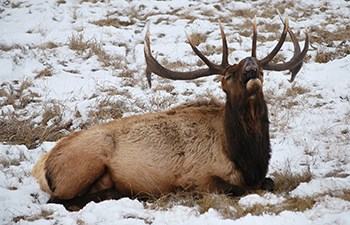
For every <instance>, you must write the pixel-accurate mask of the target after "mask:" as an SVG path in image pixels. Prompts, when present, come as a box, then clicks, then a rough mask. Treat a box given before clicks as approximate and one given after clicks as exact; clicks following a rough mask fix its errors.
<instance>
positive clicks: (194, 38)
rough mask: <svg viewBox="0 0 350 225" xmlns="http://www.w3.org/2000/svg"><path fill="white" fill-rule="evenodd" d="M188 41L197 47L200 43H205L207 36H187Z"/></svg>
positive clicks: (197, 34)
mask: <svg viewBox="0 0 350 225" xmlns="http://www.w3.org/2000/svg"><path fill="white" fill-rule="evenodd" d="M189 39H190V40H191V42H192V44H194V45H195V46H198V45H199V44H201V43H205V41H206V40H207V35H204V34H201V33H192V34H191V35H189Z"/></svg>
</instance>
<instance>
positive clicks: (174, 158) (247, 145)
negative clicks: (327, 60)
mask: <svg viewBox="0 0 350 225" xmlns="http://www.w3.org/2000/svg"><path fill="white" fill-rule="evenodd" d="M283 24H284V28H283V32H282V34H281V37H280V39H279V41H278V43H277V45H276V46H275V47H274V49H273V50H272V51H271V52H270V53H269V54H268V55H267V56H266V57H264V58H262V59H257V58H256V42H257V31H256V22H255V20H254V23H253V38H252V39H253V44H252V53H251V57H247V58H244V59H242V60H241V61H240V62H239V63H238V64H233V65H231V64H229V62H228V48H227V42H226V36H225V33H224V30H223V27H222V25H221V24H220V31H221V37H222V45H223V49H222V61H221V64H215V63H213V62H211V61H210V60H209V59H208V58H207V57H206V56H205V55H204V54H203V53H202V52H201V51H200V50H199V49H198V48H197V47H196V46H195V45H194V44H193V42H192V41H191V39H190V38H188V42H189V44H190V46H191V48H192V49H193V51H194V52H195V53H196V55H197V56H198V57H199V58H200V59H201V60H202V61H203V62H204V63H205V64H206V66H207V67H208V68H206V69H198V70H194V71H190V72H178V71H172V70H169V69H167V68H165V67H163V66H162V65H161V64H160V63H159V62H158V61H157V60H156V59H155V58H154V57H153V56H152V53H151V47H150V38H149V35H150V34H149V27H148V29H147V32H146V36H145V48H144V54H145V58H146V62H147V69H146V75H147V79H148V82H149V84H150V85H151V74H152V73H154V74H156V75H158V76H160V77H164V78H168V79H173V80H190V79H196V78H199V77H205V76H210V75H221V86H222V89H223V91H224V92H225V93H226V96H227V98H226V102H225V103H220V102H218V101H213V100H211V101H197V102H192V103H185V104H182V105H180V106H177V107H175V108H172V109H170V110H168V111H164V112H158V113H151V114H145V115H136V116H131V117H127V118H122V119H119V120H116V121H113V122H110V123H107V124H103V125H98V126H95V127H92V128H90V129H87V130H85V131H79V132H74V133H72V134H71V135H70V136H68V137H66V138H63V139H62V140H60V141H59V142H58V143H57V144H56V146H54V147H53V149H52V150H51V151H49V152H48V153H45V154H43V155H42V157H41V158H40V159H39V161H38V162H37V163H36V165H35V166H34V168H33V171H32V173H33V176H34V177H35V178H37V179H38V182H39V184H40V187H41V189H42V190H44V191H46V192H47V193H49V194H50V195H51V199H50V201H49V202H54V203H62V204H63V205H64V206H65V207H66V208H67V209H70V210H75V209H79V208H81V207H83V206H84V205H85V204H86V203H88V202H89V201H91V200H94V201H98V200H104V199H109V198H120V197H145V196H160V195H162V194H166V193H170V192H173V191H175V190H179V189H180V190H194V191H198V192H215V193H226V194H227V195H232V196H237V195H242V194H244V193H245V192H246V191H247V190H252V189H260V188H262V189H267V190H273V188H274V183H273V180H272V179H270V178H266V174H267V171H268V164H269V159H270V155H271V149H270V139H269V120H268V111H267V105H266V103H265V100H264V96H263V89H262V84H263V70H273V71H283V70H290V72H291V79H290V81H293V80H294V78H295V76H296V74H297V73H298V72H299V70H300V68H301V66H302V64H303V58H304V56H305V55H306V53H307V51H308V45H309V41H308V35H307V34H306V38H305V45H304V48H303V50H302V51H301V49H300V46H299V43H298V40H297V38H296V37H295V35H294V33H293V32H292V31H291V30H290V28H289V27H288V20H285V21H283ZM288 33H289V36H290V38H291V40H292V42H293V45H294V53H293V56H292V58H291V59H290V60H289V61H288V62H284V63H272V62H271V60H272V59H273V58H274V57H275V56H276V54H277V53H278V52H279V50H280V49H281V47H282V45H283V43H284V41H285V39H286V36H287V34H288Z"/></svg>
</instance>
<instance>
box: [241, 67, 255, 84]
mask: <svg viewBox="0 0 350 225" xmlns="http://www.w3.org/2000/svg"><path fill="white" fill-rule="evenodd" d="M257 78H258V72H257V71H256V70H248V71H245V72H244V79H243V84H244V86H246V85H247V83H248V81H249V80H251V79H257Z"/></svg>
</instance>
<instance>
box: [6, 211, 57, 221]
mask: <svg viewBox="0 0 350 225" xmlns="http://www.w3.org/2000/svg"><path fill="white" fill-rule="evenodd" d="M53 214H54V211H53V210H45V209H42V210H41V212H40V213H39V214H37V215H29V216H16V217H14V218H13V220H12V221H13V222H14V223H18V222H20V221H27V222H34V221H37V220H39V219H45V220H50V219H53Z"/></svg>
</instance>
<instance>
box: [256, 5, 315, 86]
mask: <svg viewBox="0 0 350 225" xmlns="http://www.w3.org/2000/svg"><path fill="white" fill-rule="evenodd" d="M277 12H278V11H277ZM278 14H279V16H280V19H281V20H282V22H283V24H284V28H283V32H282V35H281V37H280V40H279V41H278V43H277V45H276V46H275V48H274V49H273V50H272V51H271V52H270V53H269V54H268V55H267V56H266V57H264V58H263V59H261V60H259V62H260V64H261V65H262V67H263V69H265V70H273V71H283V70H289V71H290V72H291V73H292V75H291V78H290V80H289V82H293V81H294V79H295V76H296V75H297V73H298V72H299V70H300V69H301V67H302V65H303V60H304V57H305V55H306V53H307V51H308V50H309V36H308V34H307V33H306V37H305V44H304V48H303V51H301V52H300V46H299V43H298V40H297V38H296V37H295V35H294V33H293V32H292V30H291V29H290V28H289V25H288V19H285V20H284V21H283V19H282V16H281V14H280V13H279V12H278ZM287 32H288V33H289V35H290V37H291V39H292V42H293V45H294V54H293V57H292V58H291V59H290V60H289V61H288V62H285V63H271V60H272V59H273V58H274V57H275V56H276V54H277V53H278V51H279V50H280V49H281V47H282V45H283V43H284V41H285V39H286V36H287ZM256 33H257V31H256V21H255V20H254V23H253V48H252V55H253V54H255V55H256V53H255V52H256V36H257V35H256Z"/></svg>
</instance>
